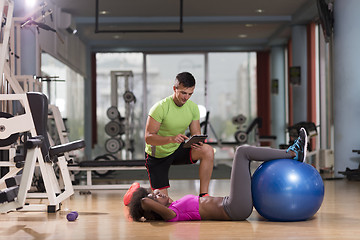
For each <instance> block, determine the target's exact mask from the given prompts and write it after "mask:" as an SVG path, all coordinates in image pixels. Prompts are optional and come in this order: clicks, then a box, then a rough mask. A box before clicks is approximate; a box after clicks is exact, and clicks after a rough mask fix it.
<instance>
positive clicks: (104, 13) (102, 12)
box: [99, 10, 110, 15]
mask: <svg viewBox="0 0 360 240" xmlns="http://www.w3.org/2000/svg"><path fill="white" fill-rule="evenodd" d="M109 13H110V12H109V11H106V10H103V11H100V12H99V14H100V15H107V14H109Z"/></svg>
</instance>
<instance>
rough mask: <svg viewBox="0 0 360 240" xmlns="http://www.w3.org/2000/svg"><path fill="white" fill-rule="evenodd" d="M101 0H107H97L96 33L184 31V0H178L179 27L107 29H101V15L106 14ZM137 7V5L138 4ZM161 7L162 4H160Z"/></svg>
mask: <svg viewBox="0 0 360 240" xmlns="http://www.w3.org/2000/svg"><path fill="white" fill-rule="evenodd" d="M100 1H103V2H104V1H105V0H95V33H168V32H173V33H182V32H184V31H183V15H184V14H183V7H184V0H178V1H179V5H178V7H179V16H178V18H179V21H178V28H174V29H147V28H144V29H106V28H104V27H103V28H102V29H101V25H102V24H101V22H102V21H101V20H104V18H106V17H103V19H100V15H104V14H101V12H104V11H99V5H100ZM136 7H137V6H136ZM159 7H160V6H159Z"/></svg>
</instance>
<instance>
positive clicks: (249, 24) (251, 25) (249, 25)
mask: <svg viewBox="0 0 360 240" xmlns="http://www.w3.org/2000/svg"><path fill="white" fill-rule="evenodd" d="M253 26H254V24H251V23H248V24H245V27H253Z"/></svg>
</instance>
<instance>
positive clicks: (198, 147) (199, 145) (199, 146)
mask: <svg viewBox="0 0 360 240" xmlns="http://www.w3.org/2000/svg"><path fill="white" fill-rule="evenodd" d="M203 145H204V143H203V142H198V143H194V144H192V145H191V148H192V149H201V148H202V146H203Z"/></svg>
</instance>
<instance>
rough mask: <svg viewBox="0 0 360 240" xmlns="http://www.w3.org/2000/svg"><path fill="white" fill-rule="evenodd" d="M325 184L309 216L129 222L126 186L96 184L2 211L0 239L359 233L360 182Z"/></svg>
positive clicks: (187, 188)
mask: <svg viewBox="0 0 360 240" xmlns="http://www.w3.org/2000/svg"><path fill="white" fill-rule="evenodd" d="M140 183H146V182H140ZM324 184H325V198H324V202H323V204H322V206H321V208H320V210H319V211H318V213H317V214H316V215H315V216H314V217H313V218H312V219H310V220H308V221H302V222H270V221H266V220H264V219H263V218H262V217H260V216H259V214H258V213H257V212H256V211H254V212H253V213H252V215H251V216H250V217H249V218H248V220H247V221H239V222H232V221H196V222H177V223H166V222H133V221H131V219H129V218H128V215H127V207H124V205H123V195H124V194H125V192H126V190H98V191H92V192H91V194H80V192H76V193H75V194H74V195H73V196H72V197H71V198H70V199H67V200H65V201H64V202H63V205H62V207H61V210H60V211H58V212H56V213H45V212H43V213H40V212H10V213H7V214H2V215H1V217H0V221H1V225H0V239H3V238H4V239H62V240H66V239H142V238H144V239H172V240H174V239H187V240H193V239H205V240H209V239H277V240H279V239H337V240H338V239H359V236H360V228H359V224H360V207H359V206H360V182H358V181H348V180H345V179H344V180H324ZM171 186H172V187H171V190H170V192H169V194H170V196H171V197H172V198H173V199H175V200H176V199H178V198H180V197H182V196H183V195H185V194H197V189H198V187H199V181H198V180H173V181H171ZM228 192H229V180H228V179H224V180H218V179H216V180H212V181H211V184H210V194H211V195H213V196H225V195H227V194H228ZM304 204H306V203H304ZM70 211H78V212H79V217H78V219H77V220H76V221H74V222H68V221H67V219H66V215H67V213H68V212H70Z"/></svg>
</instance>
